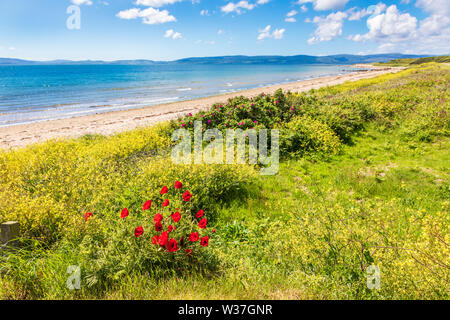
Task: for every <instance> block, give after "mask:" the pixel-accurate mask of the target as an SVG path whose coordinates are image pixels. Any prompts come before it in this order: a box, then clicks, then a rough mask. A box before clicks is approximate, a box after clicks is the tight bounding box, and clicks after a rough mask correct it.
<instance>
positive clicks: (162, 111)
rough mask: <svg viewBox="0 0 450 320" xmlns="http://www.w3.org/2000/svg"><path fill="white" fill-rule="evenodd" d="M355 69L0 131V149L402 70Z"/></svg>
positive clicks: (139, 124) (104, 131)
mask: <svg viewBox="0 0 450 320" xmlns="http://www.w3.org/2000/svg"><path fill="white" fill-rule="evenodd" d="M357 67H359V68H367V70H364V71H359V72H354V73H350V74H346V75H340V76H333V77H326V78H318V79H312V80H305V81H298V82H293V83H288V84H280V85H275V86H270V87H261V88H256V89H250V90H243V91H238V92H233V93H227V94H222V95H216V96H210V97H205V98H200V99H195V100H187V101H179V102H173V103H168V104H161V105H156V106H151V107H144V108H140V109H132V110H124V111H113V112H107V113H99V114H94V115H88V116H82V117H75V118H69V119H60V120H50V121H44V122H36V123H30V124H24V125H16V126H10V127H3V128H0V148H1V149H10V148H18V147H23V146H26V145H29V144H33V143H38V142H43V141H46V140H49V139H60V138H65V137H71V138H72V137H78V136H82V135H85V134H103V135H110V134H113V133H117V132H121V131H126V130H131V129H135V128H138V127H145V126H150V125H153V124H155V123H158V122H161V121H165V120H171V119H176V118H178V117H180V116H183V115H185V114H188V113H193V114H194V113H196V112H199V111H201V110H205V109H208V108H209V107H210V106H211V105H212V104H214V103H216V102H225V101H226V100H227V99H229V98H232V97H235V96H240V95H243V96H247V97H252V96H256V95H258V94H260V93H262V92H264V93H273V92H275V91H276V90H277V89H279V88H282V89H283V90H286V91H287V90H290V91H295V92H301V91H308V90H310V89H317V88H320V87H325V86H331V85H336V84H341V83H344V82H346V81H356V80H361V79H367V78H372V77H376V76H379V75H382V74H385V73H392V72H397V71H399V70H401V69H402V68H384V67H383V68H378V67H373V66H370V65H358V66H357Z"/></svg>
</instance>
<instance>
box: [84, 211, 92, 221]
mask: <svg viewBox="0 0 450 320" xmlns="http://www.w3.org/2000/svg"><path fill="white" fill-rule="evenodd" d="M90 217H92V212H86V213H85V214H84V221H88V220H89V218H90Z"/></svg>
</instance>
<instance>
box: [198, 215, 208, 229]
mask: <svg viewBox="0 0 450 320" xmlns="http://www.w3.org/2000/svg"><path fill="white" fill-rule="evenodd" d="M207 224H208V219H206V218H203V219H202V220H200V222H199V223H198V227H199V228H200V229H206V225H207Z"/></svg>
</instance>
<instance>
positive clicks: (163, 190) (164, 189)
mask: <svg viewBox="0 0 450 320" xmlns="http://www.w3.org/2000/svg"><path fill="white" fill-rule="evenodd" d="M167 192H169V188H167V186H164V187H163V188H162V189H161V192H160V193H161V194H166V193H167Z"/></svg>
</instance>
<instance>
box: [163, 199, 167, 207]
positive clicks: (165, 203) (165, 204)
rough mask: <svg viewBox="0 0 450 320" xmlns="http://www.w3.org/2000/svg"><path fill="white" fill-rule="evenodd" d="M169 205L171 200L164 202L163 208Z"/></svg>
mask: <svg viewBox="0 0 450 320" xmlns="http://www.w3.org/2000/svg"><path fill="white" fill-rule="evenodd" d="M168 205H169V199H166V200H165V201H164V202H163V204H162V206H163V207H167V206H168Z"/></svg>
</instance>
